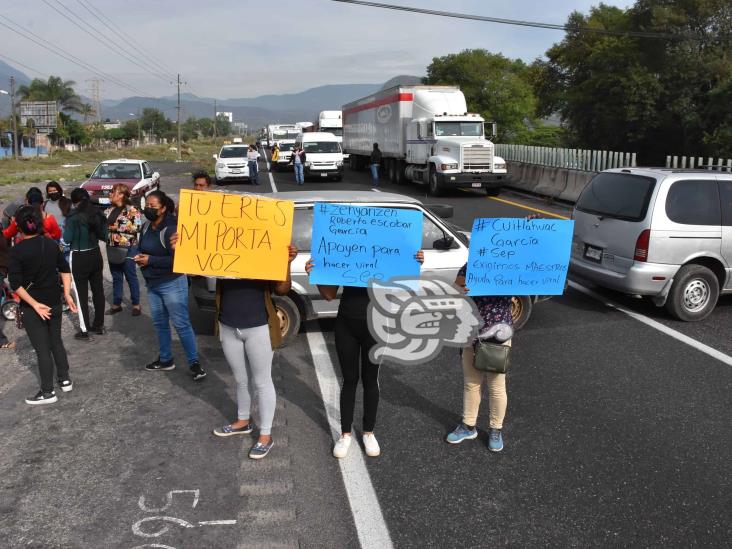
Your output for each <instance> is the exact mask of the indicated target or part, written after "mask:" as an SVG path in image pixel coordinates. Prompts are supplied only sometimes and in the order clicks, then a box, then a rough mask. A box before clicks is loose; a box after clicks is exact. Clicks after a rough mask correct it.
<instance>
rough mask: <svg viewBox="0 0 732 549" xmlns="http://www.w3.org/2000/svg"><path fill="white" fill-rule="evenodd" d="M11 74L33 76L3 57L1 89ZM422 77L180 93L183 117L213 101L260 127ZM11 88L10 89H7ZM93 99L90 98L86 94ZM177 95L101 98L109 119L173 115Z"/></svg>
mask: <svg viewBox="0 0 732 549" xmlns="http://www.w3.org/2000/svg"><path fill="white" fill-rule="evenodd" d="M10 76H14V77H15V78H16V81H17V85H22V84H28V83H29V82H30V80H31V79H30V78H29V77H28V76H27V75H25V74H23V73H22V72H21V71H19V70H17V69H15V68H14V67H12V66H10V65H8V64H7V63H4V62H3V61H1V60H0V89H6V88H7V86H9V83H8V84H5V83H6V82H8V80H9V78H10ZM419 82H421V78H420V77H417V76H406V75H402V76H396V77H394V78H392V79H390V80H389V81H387V82H386V83H384V84H329V85H325V86H319V87H316V88H311V89H308V90H305V91H302V92H299V93H288V94H279V95H277V94H270V95H262V96H259V97H247V98H234V99H216V98H213V97H198V96H196V95H194V94H191V93H182V94H181V119H183V120H185V119H186V118H188V117H189V116H194V117H196V118H201V117H208V118H210V117H213V114H214V102H216V110H217V111H219V112H222V111H225V112H231V113H232V114H233V119H234V121H235V122H243V123H245V124H247V125H248V126H249V127H250V128H260V127H263V126H265V125H267V124H271V123H277V122H282V123H287V122H302V121H314V120H317V118H318V113H319V112H320V111H324V110H339V109H340V108H341V106H342V105H344V104H345V103H349V102H351V101H354V100H355V99H358V98H359V97H363V96H365V95H369V94H371V93H374V92H376V91H378V90H379V89H382V88H388V87H391V86H394V85H397V84H417V83H419ZM8 91H9V89H8ZM83 100H84V101H85V102H90V101H89V99H88V98H83ZM176 100H177V97H176V96H174V95H173V96H167V97H159V98H147V97H127V98H124V99H110V100H103V101H102V118H103V119H107V118H109V119H110V120H121V121H125V120H130V119H131V118H134V117H135V116H136V115H137V113H138V112H141V111H142V109H144V108H146V107H154V108H157V109H159V110H161V111H163V113H164V114H165V115H166V116H167V117H168V118H170V119H172V120H174V119H175V117H176V111H175V109H176V103H177V101H176ZM9 109H10V100H9V98H8V96H7V95H2V94H0V116H7V115H8V114H9Z"/></svg>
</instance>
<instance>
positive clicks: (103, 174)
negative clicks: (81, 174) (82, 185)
mask: <svg viewBox="0 0 732 549" xmlns="http://www.w3.org/2000/svg"><path fill="white" fill-rule="evenodd" d="M91 178H92V179H141V178H142V172H141V171H140V165H139V164H117V163H110V162H104V163H102V164H99V166H97V169H96V170H94V173H93V174H92V176H91Z"/></svg>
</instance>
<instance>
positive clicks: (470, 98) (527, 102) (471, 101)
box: [424, 49, 536, 142]
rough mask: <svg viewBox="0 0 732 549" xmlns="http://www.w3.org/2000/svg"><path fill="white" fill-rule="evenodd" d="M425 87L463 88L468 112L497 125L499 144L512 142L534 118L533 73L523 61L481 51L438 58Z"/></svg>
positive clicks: (463, 52)
mask: <svg viewBox="0 0 732 549" xmlns="http://www.w3.org/2000/svg"><path fill="white" fill-rule="evenodd" d="M424 83H425V84H453V85H457V86H460V89H461V90H462V91H463V93H464V94H465V99H466V101H467V103H468V109H470V110H471V111H474V112H478V113H480V114H481V115H482V116H483V117H484V118H485V119H486V121H488V122H496V124H497V125H498V137H497V140H498V141H500V142H511V141H512V140H513V139H514V138H516V136H518V135H519V134H521V133H522V132H524V131H525V130H526V122H527V121H532V120H533V119H534V117H535V111H536V99H535V97H534V92H533V88H532V84H531V72H530V70H529V67H528V66H527V65H526V64H525V63H524V62H523V61H521V60H514V59H509V58H507V57H504V56H503V55H500V54H494V53H489V52H487V51H486V50H480V49H478V50H465V51H462V52H460V53H456V54H450V55H446V56H444V57H435V58H433V59H432V63H431V64H430V65H429V66H428V67H427V77H426V78H425V79H424Z"/></svg>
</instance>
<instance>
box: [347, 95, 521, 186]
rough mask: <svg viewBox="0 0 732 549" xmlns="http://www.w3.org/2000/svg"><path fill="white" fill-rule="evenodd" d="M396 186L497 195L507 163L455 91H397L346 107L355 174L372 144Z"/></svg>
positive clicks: (480, 120) (505, 177)
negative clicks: (452, 189)
mask: <svg viewBox="0 0 732 549" xmlns="http://www.w3.org/2000/svg"><path fill="white" fill-rule="evenodd" d="M374 143H378V144H379V149H380V150H381V154H382V169H383V170H384V172H385V173H386V174H387V176H388V178H389V179H390V180H391V181H393V182H395V183H403V182H405V181H413V182H415V183H418V184H421V185H428V186H429V190H430V194H432V195H433V196H437V195H439V194H441V193H442V191H443V190H445V189H448V188H474V189H485V190H486V192H487V193H488V194H498V192H499V191H500V188H501V186H503V185H504V184H505V183H506V182H507V181H508V172H507V171H506V162H505V160H504V159H503V158H501V157H498V156H495V154H494V146H493V143H492V142H491V141H490V140H488V139H486V137H485V120H483V118H482V117H481V116H480V115H478V114H471V113H469V112H468V108H467V105H466V102H465V96H464V95H463V92H462V91H460V88H458V87H457V86H395V87H393V88H389V89H386V90H381V91H379V92H377V93H375V94H372V95H369V96H368V97H364V98H363V99H359V100H357V101H353V102H351V103H349V104H347V105H344V106H343V152H344V154H348V155H350V165H351V168H352V169H356V170H359V169H363V168H365V167H366V166H367V165H368V164H369V157H370V155H371V151H372V149H373V144H374Z"/></svg>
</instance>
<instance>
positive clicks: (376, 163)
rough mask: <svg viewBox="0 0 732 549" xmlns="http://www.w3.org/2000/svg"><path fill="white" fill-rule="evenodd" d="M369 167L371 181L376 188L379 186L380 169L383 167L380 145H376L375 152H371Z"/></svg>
mask: <svg viewBox="0 0 732 549" xmlns="http://www.w3.org/2000/svg"><path fill="white" fill-rule="evenodd" d="M369 167H370V168H371V179H372V180H373V182H374V187H378V186H379V168H380V167H381V150H379V144H378V143H374V150H373V151H371V158H370V160H369Z"/></svg>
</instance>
